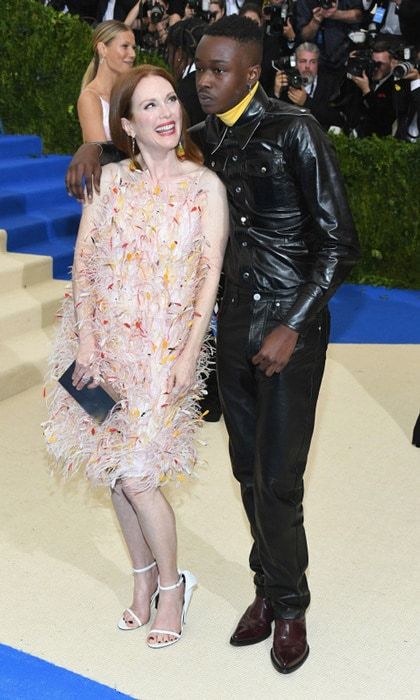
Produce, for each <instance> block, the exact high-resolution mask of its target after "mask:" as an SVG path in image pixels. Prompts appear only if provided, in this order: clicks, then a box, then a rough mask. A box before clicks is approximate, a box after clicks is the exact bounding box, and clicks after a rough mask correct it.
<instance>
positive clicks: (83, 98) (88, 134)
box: [77, 20, 136, 143]
mask: <svg viewBox="0 0 420 700" xmlns="http://www.w3.org/2000/svg"><path fill="white" fill-rule="evenodd" d="M112 23H113V21H112V20H111V22H110V23H107V22H103V25H106V24H112ZM115 24H117V23H115ZM119 24H120V25H121V27H124V25H122V24H121V23H119ZM100 26H101V25H99V27H100ZM94 50H95V59H94V60H96V63H97V72H96V74H95V76H94V78H93V80H91V81H90V82H88V84H87V85H86V86H85V87H83V89H82V91H81V93H80V95H79V99H78V101H77V113H78V117H79V122H80V127H81V129H82V134H83V141H84V142H85V143H87V142H89V141H109V140H110V139H111V136H110V132H109V101H110V96H111V90H112V88H113V85H114V83H115V81H116V79H117V78H118V77H119V76H120V75H121V74H122V73H125V72H126V71H128V70H129V69H130V68H132V67H133V65H134V60H135V56H136V46H135V41H134V34H133V32H132V31H130V30H129V29H128V28H127V30H126V31H118V32H117V33H116V34H115V36H114V37H113V38H112V39H111V40H109V41H108V42H107V43H105V42H103V41H99V42H98V43H97V45H96V46H95V49H94Z"/></svg>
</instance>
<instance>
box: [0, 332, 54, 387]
mask: <svg viewBox="0 0 420 700" xmlns="http://www.w3.org/2000/svg"><path fill="white" fill-rule="evenodd" d="M54 334H55V329H54V328H53V326H49V327H48V328H46V329H38V330H33V331H29V332H28V333H22V334H21V335H17V336H13V337H11V338H9V339H8V340H4V341H2V342H0V401H1V400H3V399H7V398H8V397H9V396H14V395H15V394H18V393H19V392H21V391H25V390H26V389H29V388H30V387H31V386H34V385H35V384H41V383H42V382H43V381H44V377H45V373H46V371H47V365H48V357H49V355H50V352H51V347H52V340H53V337H54Z"/></svg>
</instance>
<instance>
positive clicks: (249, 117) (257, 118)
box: [206, 85, 269, 154]
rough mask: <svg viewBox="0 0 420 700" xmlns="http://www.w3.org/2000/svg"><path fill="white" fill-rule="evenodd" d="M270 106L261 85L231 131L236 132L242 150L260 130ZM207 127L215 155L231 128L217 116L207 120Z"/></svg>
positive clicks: (208, 137) (212, 151) (213, 115)
mask: <svg viewBox="0 0 420 700" xmlns="http://www.w3.org/2000/svg"><path fill="white" fill-rule="evenodd" d="M268 105H269V99H268V97H267V95H266V94H265V92H264V90H263V89H262V87H261V85H260V86H259V87H258V90H257V92H256V93H255V95H254V97H253V99H252V100H251V102H250V103H249V105H248V107H247V109H246V110H245V112H244V113H243V114H241V116H240V117H239V119H238V121H237V122H236V123H235V124H234V125H233V126H232V127H231V130H234V133H235V138H236V139H237V140H238V142H239V148H240V149H241V150H243V149H244V148H245V147H246V146H247V144H248V142H249V140H250V139H251V137H252V135H253V133H254V132H255V130H256V129H257V128H258V126H259V124H260V122H261V119H262V118H263V116H264V114H265V112H266V111H267V109H268ZM206 126H207V139H208V141H209V143H210V144H211V147H212V148H211V153H212V154H213V153H216V151H217V149H218V148H220V146H221V145H222V143H223V141H224V139H225V136H226V134H227V133H228V129H229V127H227V126H226V124H223V122H222V121H221V120H220V119H219V118H218V117H217V116H216V115H215V114H212V115H211V116H210V117H208V118H207V124H206Z"/></svg>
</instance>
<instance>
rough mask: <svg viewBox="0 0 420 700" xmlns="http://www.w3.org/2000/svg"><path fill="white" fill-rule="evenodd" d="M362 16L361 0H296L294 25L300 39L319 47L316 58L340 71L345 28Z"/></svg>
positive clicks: (355, 25) (346, 43)
mask: <svg viewBox="0 0 420 700" xmlns="http://www.w3.org/2000/svg"><path fill="white" fill-rule="evenodd" d="M362 20H363V9H362V2H361V0H337V1H336V2H334V0H297V1H296V27H297V31H298V33H299V37H300V40H301V41H312V42H313V43H314V44H317V46H318V47H319V49H320V62H321V64H322V65H323V66H324V67H325V68H327V69H328V70H330V71H336V72H337V73H341V75H344V66H345V63H346V61H347V58H348V56H349V49H350V40H349V38H348V34H349V32H352V31H357V29H359V28H360V26H361V23H362Z"/></svg>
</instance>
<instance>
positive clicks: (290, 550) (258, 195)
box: [67, 15, 359, 673]
mask: <svg viewBox="0 0 420 700" xmlns="http://www.w3.org/2000/svg"><path fill="white" fill-rule="evenodd" d="M260 60H261V40H260V32H259V29H258V25H257V24H256V23H254V22H252V20H249V19H247V18H244V17H238V16H237V15H231V16H229V17H224V18H222V19H221V20H219V21H218V22H215V23H214V24H211V25H210V26H209V27H208V28H207V29H206V32H205V35H204V36H203V38H202V39H201V41H200V42H199V44H198V47H197V50H196V69H197V70H196V76H197V89H198V94H199V98H200V102H201V106H202V108H203V109H204V111H205V112H207V113H208V114H209V116H208V117H207V119H206V121H205V122H202V123H201V124H199V125H196V126H194V127H193V128H192V130H191V133H192V135H193V137H194V138H195V140H196V141H197V143H198V144H199V145H200V147H201V149H202V151H203V153H204V157H205V163H206V165H207V166H208V167H209V168H211V169H212V170H214V171H215V172H217V173H218V175H219V177H220V178H221V179H222V180H223V182H224V184H225V185H226V188H227V191H228V198H229V205H230V213H231V235H230V242H229V245H228V250H227V253H226V259H225V279H226V287H225V293H224V297H223V302H222V307H221V312H220V317H219V327H218V344H217V346H218V359H217V363H218V372H219V382H220V391H221V399H222V404H223V410H224V416H225V421H226V426H227V429H228V432H229V447H230V456H231V460H232V467H233V472H234V475H235V477H236V478H237V479H238V481H239V482H240V485H241V493H242V498H243V503H244V507H245V510H246V514H247V516H248V519H249V522H250V526H251V533H252V536H253V539H254V544H253V546H252V550H251V554H250V566H251V569H252V570H253V571H254V582H255V586H256V598H255V600H254V602H253V603H252V604H251V605H250V606H249V608H248V609H247V610H246V612H245V613H244V615H243V616H242V618H241V620H240V621H239V624H238V626H237V628H236V630H235V632H234V633H233V635H232V637H231V643H232V644H233V645H234V646H244V645H248V644H255V643H257V642H260V641H262V640H264V639H266V638H267V637H268V636H269V635H270V634H271V630H272V622H273V620H275V629H274V639H273V648H272V650H271V658H272V661H273V664H274V666H275V668H276V669H277V670H278V671H280V672H281V673H289V672H291V671H294V670H295V669H297V668H299V666H300V665H301V664H302V663H303V662H304V661H305V659H306V658H307V655H308V653H309V648H308V645H307V641H306V627H305V611H306V608H307V607H308V605H309V590H308V585H307V581H306V577H305V570H306V567H307V548H306V539H305V531H304V527H303V511H302V499H303V473H304V470H305V465H306V459H307V454H308V450H309V445H310V441H311V436H312V431H313V426H314V417H315V406H316V401H317V397H318V392H319V387H320V383H321V379H322V374H323V369H324V363H325V353H326V347H327V343H328V331H329V315H328V309H327V302H328V299H329V298H330V297H331V296H332V294H333V293H334V291H335V290H336V289H337V287H338V285H339V284H340V283H341V282H342V281H343V279H344V278H345V276H346V274H347V273H348V271H349V270H350V268H351V267H352V265H353V264H354V263H355V261H356V259H357V258H358V255H359V247H358V242H357V236H356V233H355V230H354V226H353V221H352V217H351V214H350V211H349V208H348V205H347V201H346V196H345V192H344V185H343V181H342V178H341V176H340V173H339V170H338V165H337V161H336V158H335V155H334V152H333V150H332V147H331V144H330V143H329V141H328V138H327V137H326V136H325V134H324V132H323V131H322V129H321V127H320V126H319V124H318V122H317V121H316V120H315V119H314V117H313V116H312V115H311V114H310V113H309V112H308V111H307V110H305V109H299V108H297V107H294V106H291V105H287V104H284V103H281V102H280V101H278V100H270V99H269V98H268V97H267V96H266V94H265V93H264V91H263V90H262V88H261V87H260V86H259V85H258V78H259V74H260V65H259V64H260ZM83 149H84V153H86V152H87V150H88V149H90V153H91V155H92V150H93V151H95V149H96V147H92V146H88V145H85V146H84V147H83ZM96 150H97V149H96ZM95 158H96V163H95V162H94V158H93V156H92V158H91V161H90V165H89V167H88V169H87V168H86V164H87V161H88V158H87V156H84V157H83V158H82V157H81V156H79V158H78V159H76V160H77V162H76V160H75V161H74V164H73V166H72V168H71V170H70V173H69V175H68V177H67V184H68V188H69V189H70V190H71V191H72V192H73V193H75V194H76V195H77V196H79V197H80V196H81V195H82V188H81V182H80V177H81V175H82V174H84V175H85V177H86V187H87V190H88V191H89V190H91V188H92V184H91V183H92V180H91V176H92V170H93V172H94V183H95V186H96V187H98V186H99V174H100V169H99V167H98V160H97V155H96V156H95ZM91 165H92V167H91Z"/></svg>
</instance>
